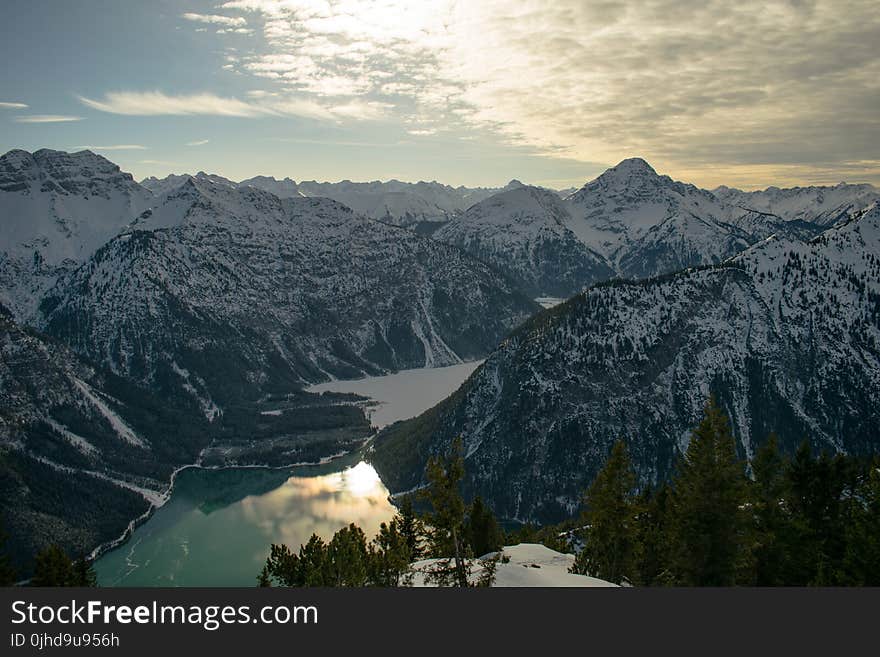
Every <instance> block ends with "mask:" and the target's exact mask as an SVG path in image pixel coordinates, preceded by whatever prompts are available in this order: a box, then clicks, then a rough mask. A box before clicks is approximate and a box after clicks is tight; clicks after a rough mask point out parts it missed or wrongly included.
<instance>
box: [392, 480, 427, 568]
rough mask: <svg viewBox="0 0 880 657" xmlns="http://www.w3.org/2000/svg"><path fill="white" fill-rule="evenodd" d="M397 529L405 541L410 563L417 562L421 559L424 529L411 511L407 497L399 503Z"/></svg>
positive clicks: (411, 504)
mask: <svg viewBox="0 0 880 657" xmlns="http://www.w3.org/2000/svg"><path fill="white" fill-rule="evenodd" d="M398 515H399V518H398V521H397V522H398V528H399V530H400V533H401V535H402V536H403V538H404V540H405V541H406V547H407V549H408V551H409V558H410V560H411V561H418V560H419V559H421V558H422V535H423V533H424V527H423V526H422V521H421V520H419V518H418V516H417V515H416V513H415V510H414V509H413V503H412V498H411V497H410V496H409V495H407V496H405V497H404V498H403V500H401V502H400V513H399V514H398Z"/></svg>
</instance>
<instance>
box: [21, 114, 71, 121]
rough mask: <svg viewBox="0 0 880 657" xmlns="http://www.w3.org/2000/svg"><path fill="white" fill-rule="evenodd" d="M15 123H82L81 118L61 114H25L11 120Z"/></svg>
mask: <svg viewBox="0 0 880 657" xmlns="http://www.w3.org/2000/svg"><path fill="white" fill-rule="evenodd" d="M12 120H13V121H16V122H17V123H66V122H68V121H82V120H83V117H81V116H65V115H63V114H27V115H25V116H16V117H15V118H13V119H12Z"/></svg>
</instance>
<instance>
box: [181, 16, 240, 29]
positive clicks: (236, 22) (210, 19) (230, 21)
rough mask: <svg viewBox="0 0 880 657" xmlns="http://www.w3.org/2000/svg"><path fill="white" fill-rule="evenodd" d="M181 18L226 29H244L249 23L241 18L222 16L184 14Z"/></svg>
mask: <svg viewBox="0 0 880 657" xmlns="http://www.w3.org/2000/svg"><path fill="white" fill-rule="evenodd" d="M181 18H185V19H186V20H188V21H194V22H196V23H211V24H212V25H224V26H226V27H244V26H245V25H247V21H246V20H245V19H244V18H241V17H240V16H238V17H231V16H221V15H219V14H193V13H186V14H183V16H182V17H181Z"/></svg>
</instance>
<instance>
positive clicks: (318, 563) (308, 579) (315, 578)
mask: <svg viewBox="0 0 880 657" xmlns="http://www.w3.org/2000/svg"><path fill="white" fill-rule="evenodd" d="M298 561H299V568H300V578H299V579H300V581H301V582H302V583H301V584H297V586H333V585H334V581H333V578H332V577H331V576H330V574H329V572H328V568H327V566H328V564H327V545H326V543H324V541H323V540H322V539H321V537H320V536H318V535H317V534H312V536H311V538H309V542H308V543H306V544H305V545H301V546H300V548H299V557H298Z"/></svg>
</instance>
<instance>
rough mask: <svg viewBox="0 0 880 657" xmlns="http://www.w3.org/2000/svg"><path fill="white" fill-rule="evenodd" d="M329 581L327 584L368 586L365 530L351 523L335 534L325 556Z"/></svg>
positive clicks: (325, 583)
mask: <svg viewBox="0 0 880 657" xmlns="http://www.w3.org/2000/svg"><path fill="white" fill-rule="evenodd" d="M324 563H325V568H326V572H327V574H328V575H329V581H325V582H324V585H326V586H366V584H367V539H366V536H364V530H362V529H361V528H360V527H358V526H357V525H355V524H354V523H351V524H350V525H349V526H348V527H343V528H342V529H340V530H339V531H338V532H336V533H335V534H334V535H333V538H332V540H331V541H330V543H329V544H328V545H327V548H326V554H325V558H324Z"/></svg>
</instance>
